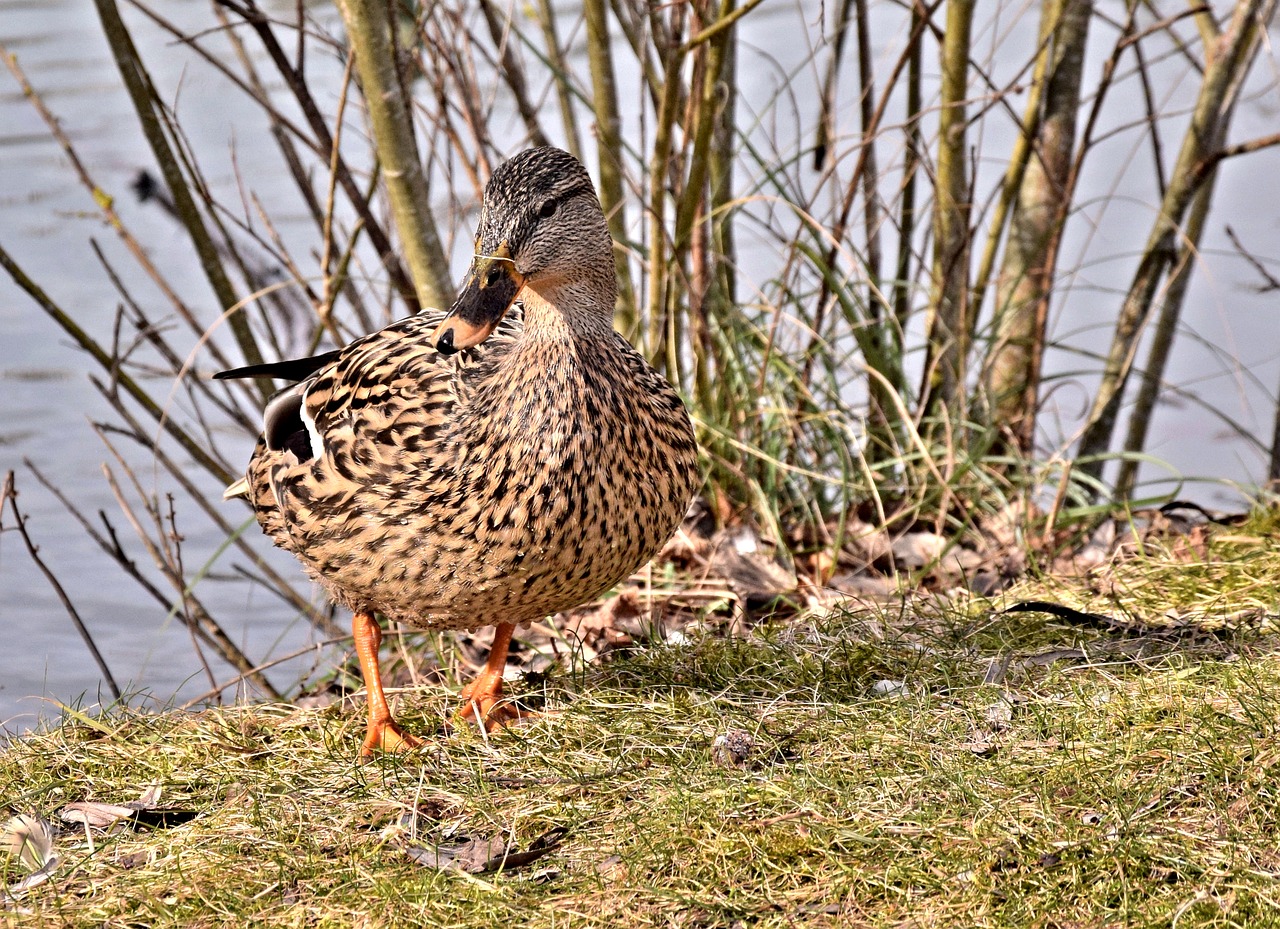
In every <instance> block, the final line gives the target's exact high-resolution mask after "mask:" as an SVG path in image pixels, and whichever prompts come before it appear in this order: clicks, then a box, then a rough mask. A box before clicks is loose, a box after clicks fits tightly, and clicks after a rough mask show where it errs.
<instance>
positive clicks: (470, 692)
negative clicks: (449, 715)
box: [457, 623, 540, 732]
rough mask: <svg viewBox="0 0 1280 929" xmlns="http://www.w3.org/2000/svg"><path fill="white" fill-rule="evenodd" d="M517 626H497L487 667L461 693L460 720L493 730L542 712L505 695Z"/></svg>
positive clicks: (486, 663) (505, 624) (458, 718)
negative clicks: (504, 678) (505, 675)
mask: <svg viewBox="0 0 1280 929" xmlns="http://www.w3.org/2000/svg"><path fill="white" fill-rule="evenodd" d="M515 629H516V627H515V626H514V625H513V624H511V623H499V624H498V626H497V628H495V629H494V632H493V647H492V648H491V649H490V650H489V660H488V661H487V662H485V666H484V670H483V671H481V672H480V673H479V674H477V675H476V676H475V679H474V680H472V681H471V683H469V684H468V685H467V686H466V687H464V688H462V692H461V693H459V694H458V696H459V697H461V698H462V707H461V709H459V710H458V716H457V720H458V722H460V723H461V722H466V721H468V720H470V721H473V722H475V723H476V725H482V726H484V728H485V730H486V731H488V732H493V731H494V730H495V729H501V728H502V727H503V726H505V725H507V724H508V723H513V722H516V721H517V720H520V719H526V718H528V717H531V716H538V715H540V714H538V713H534V712H531V711H530V710H522V709H520V708H519V707H517V706H516V705H515V704H514V703H511V702H510V701H507V700H503V699H502V672H503V671H504V670H505V669H506V667H507V651H508V650H509V649H510V648H511V633H513V632H515Z"/></svg>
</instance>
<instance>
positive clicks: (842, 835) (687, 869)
mask: <svg viewBox="0 0 1280 929" xmlns="http://www.w3.org/2000/svg"><path fill="white" fill-rule="evenodd" d="M1013 619H1014V618H1013V617H1004V618H1001V619H999V620H998V621H996V620H993V621H991V622H989V623H987V624H985V625H984V626H982V628H981V629H978V628H977V627H975V626H972V625H970V626H966V625H964V624H960V625H956V624H954V619H951V620H948V619H945V618H942V619H940V618H937V617H935V618H934V620H933V621H932V622H922V623H918V624H912V625H911V626H910V627H909V628H905V629H900V630H898V631H897V632H895V633H894V634H893V635H891V636H884V637H880V638H876V637H871V636H869V635H868V630H869V628H870V626H869V625H868V624H867V622H866V620H867V617H850V616H836V617H833V618H831V619H829V620H828V621H826V622H825V623H824V624H823V625H822V626H820V627H806V626H796V627H789V628H783V629H776V630H772V631H768V632H766V634H764V635H762V636H758V637H752V638H751V639H747V640H736V641H735V640H730V641H724V640H705V641H700V642H696V643H695V644H693V645H691V646H688V647H662V648H654V649H647V650H642V651H638V652H636V653H634V654H633V655H632V656H631V657H629V658H621V659H617V660H614V661H613V662H610V663H609V664H607V665H605V666H603V667H601V668H596V669H591V670H589V671H588V672H587V674H586V676H585V678H580V679H577V680H574V681H570V680H568V679H566V678H564V677H552V679H551V681H550V684H549V685H548V687H549V690H548V692H547V696H548V698H549V703H550V705H551V706H553V707H554V708H556V709H558V710H559V712H558V713H556V714H554V715H552V716H550V717H548V718H546V719H541V720H538V721H536V722H533V723H531V724H527V725H524V726H522V727H519V728H517V729H514V730H510V731H507V732H505V733H501V734H499V735H497V736H493V737H490V738H489V739H487V740H486V739H484V738H482V737H481V736H480V735H478V734H477V733H474V732H471V731H466V732H461V733H457V734H454V735H451V736H444V735H441V736H438V737H437V738H436V739H435V740H434V741H433V742H432V743H431V745H430V747H429V748H428V749H427V750H426V751H424V752H423V753H422V754H420V755H413V756H408V757H395V758H382V759H378V760H375V761H374V762H372V763H368V764H364V765H361V764H358V763H356V761H355V750H356V747H357V745H358V744H359V741H360V737H361V729H362V724H363V720H362V716H361V708H360V707H358V706H351V705H347V706H338V707H331V708H329V709H325V710H318V711H299V710H295V709H293V708H291V707H287V706H258V707H245V708H234V709H219V710H210V711H207V712H205V713H203V714H200V715H195V716H191V715H180V714H173V715H153V714H150V713H140V712H134V711H130V710H116V711H111V712H108V713H106V714H105V715H103V716H102V717H100V718H97V719H96V720H88V719H87V718H85V717H83V716H81V717H79V718H74V717H72V718H69V720H68V721H67V722H66V723H64V724H63V725H61V726H58V727H55V728H52V729H50V730H49V731H47V732H44V733H40V734H35V735H30V736H24V737H21V738H15V739H13V740H12V741H11V742H10V743H9V745H8V746H7V750H6V751H5V752H4V753H3V754H0V784H2V785H3V797H4V798H5V802H6V805H7V806H8V807H9V809H10V811H11V812H14V813H18V812H25V813H38V814H40V815H43V816H45V817H48V818H51V819H53V818H55V817H56V813H57V811H58V810H59V809H60V808H61V807H62V806H63V805H64V804H66V803H68V802H71V801H76V800H87V799H88V800H99V801H106V802H114V803H121V802H124V801H127V800H131V799H135V798H136V797H137V796H138V794H139V793H141V791H142V790H143V789H144V788H145V787H146V786H148V785H150V784H153V783H156V784H160V785H163V788H164V796H163V799H162V805H163V806H173V807H181V808H187V809H191V810H194V811H198V812H199V814H200V815H199V816H198V817H197V818H196V819H194V820H192V821H191V822H189V823H186V824H185V825H182V826H177V827H174V828H168V829H157V830H154V831H150V832H147V831H141V832H139V831H120V832H115V833H112V834H107V835H101V834H99V835H95V836H94V837H93V844H92V847H90V845H89V843H88V842H87V841H86V839H85V836H84V834H83V833H82V832H76V831H74V830H72V831H68V832H66V833H64V834H63V835H61V836H60V837H59V838H58V840H57V845H58V849H59V852H60V854H61V855H62V856H63V863H62V865H61V867H60V869H59V870H58V872H57V873H56V874H55V876H54V879H53V880H52V881H50V882H49V883H47V884H45V885H43V886H41V887H39V888H36V889H34V890H32V891H31V892H30V893H29V894H27V895H26V896H25V897H24V898H23V899H22V900H21V901H19V902H18V903H17V904H11V905H10V906H9V907H8V908H7V909H0V913H2V914H3V917H4V920H5V921H6V924H7V925H15V926H17V925H23V926H25V925H41V926H61V925H65V926H113V927H114V926H122V927H123V926H143V925H145V926H201V927H204V926H223V925H228V926H229V925H237V926H240V925H253V926H402V925H403V926H451V927H482V926H483V927H495V926H508V925H511V926H515V925H528V926H535V927H540V926H545V927H563V926H622V927H633V926H634V927H639V926H707V927H712V926H715V927H729V926H739V925H740V926H777V927H789V926H836V925H839V926H860V925H867V926H906V925H911V926H927V925H938V926H1024V925H1025V926H1107V925H1117V926H1119V925H1125V926H1147V925H1152V926H1154V925H1169V924H1171V923H1172V922H1174V921H1175V920H1176V921H1177V925H1179V926H1183V927H1185V926H1192V925H1194V926H1208V925H1222V926H1230V925H1251V926H1256V925H1266V924H1280V915H1277V913H1278V912H1280V911H1277V910H1276V908H1275V907H1276V900H1277V899H1278V898H1280V892H1277V891H1276V889H1275V887H1276V882H1275V878H1276V875H1277V874H1278V873H1280V782H1278V781H1277V779H1276V778H1275V777H1274V775H1273V772H1272V770H1271V769H1272V767H1273V765H1274V764H1275V762H1276V761H1277V760H1280V751H1278V750H1277V741H1276V714H1275V706H1276V703H1277V698H1278V697H1280V661H1278V660H1277V656H1276V655H1275V654H1274V653H1273V652H1272V648H1271V644H1270V643H1269V641H1268V640H1267V639H1266V638H1258V637H1252V638H1249V637H1244V636H1237V637H1235V638H1234V639H1230V640H1223V639H1217V638H1214V639H1201V640H1199V643H1200V644H1195V645H1193V644H1190V643H1189V642H1186V641H1184V642H1182V643H1181V644H1177V643H1175V644H1173V645H1170V644H1168V643H1165V644H1163V645H1162V647H1161V648H1159V649H1156V650H1155V653H1150V652H1149V653H1148V656H1147V657H1146V658H1145V659H1144V660H1142V661H1140V662H1139V661H1128V660H1115V659H1111V660H1107V659H1105V658H1103V659H1100V660H1098V661H1096V662H1095V663H1091V664H1090V663H1083V662H1079V661H1074V662H1067V661H1063V662H1056V663H1049V664H1044V665H1034V664H1025V665H1020V666H1018V667H1019V668H1020V670H1018V671H1016V673H1010V674H1009V675H1008V676H1007V677H1006V678H1005V679H1004V682H1003V685H1002V686H993V685H984V684H983V683H982V682H983V680H984V678H985V676H986V675H987V673H988V669H989V667H990V664H991V659H992V658H994V657H997V656H1005V657H1007V656H1014V657H1020V656H1024V655H1030V654H1036V653H1039V652H1041V651H1042V650H1044V649H1045V648H1047V647H1052V646H1054V645H1055V644H1056V645H1059V646H1063V645H1080V644H1081V637H1082V636H1086V635H1093V636H1094V639H1093V641H1092V642H1090V643H1087V644H1089V645H1090V647H1091V648H1092V649H1094V650H1095V651H1096V652H1097V653H1098V654H1101V655H1105V654H1106V646H1107V645H1108V643H1113V642H1115V641H1117V640H1113V639H1109V638H1107V637H1104V636H1101V635H1097V634H1094V633H1082V632H1081V631H1080V630H1077V629H1072V628H1070V627H1067V626H1062V625H1054V624H1053V623H1049V622H1039V623H1037V622H1036V620H1035V618H1034V617H1022V618H1021V620H1022V622H1024V623H1025V628H1024V629H1023V630H1021V633H1020V632H1019V630H1018V629H1017V628H1016V627H1015V626H1014V624H1013V622H1012V620H1013ZM949 623H950V625H949ZM886 679H887V680H894V681H903V682H905V684H906V688H905V689H903V690H900V691H899V695H898V696H884V697H877V696H875V695H874V692H875V686H874V685H875V683H876V682H877V681H880V680H886ZM401 703H402V708H401V714H402V718H403V719H404V721H405V722H406V723H407V724H408V725H409V726H410V727H411V728H413V729H414V730H415V731H419V732H424V731H426V732H430V731H434V730H435V729H436V727H437V726H438V724H439V720H440V719H441V717H442V715H443V714H445V713H446V712H448V710H449V708H450V706H451V702H450V698H449V695H448V694H446V693H445V692H443V691H441V690H433V689H424V690H418V691H413V692H411V693H407V694H405V695H403V697H402V698H401ZM731 728H737V729H743V730H745V731H746V732H748V733H749V734H750V735H751V737H752V739H753V740H754V749H753V751H752V753H751V754H750V755H749V756H748V759H747V765H746V767H744V768H733V767H724V766H722V765H720V764H718V763H716V761H714V760H713V759H712V756H711V751H710V747H711V743H712V741H713V740H714V739H715V737H716V736H717V735H719V734H722V733H724V732H725V731H727V730H729V729H731ZM413 811H416V815H409V814H412V813H413ZM556 828H564V829H567V830H568V832H567V835H566V837H565V838H564V839H563V841H562V842H561V844H560V845H559V846H558V847H557V848H556V849H555V850H553V851H551V852H550V853H549V854H547V855H545V856H544V857H542V858H541V859H539V860H537V861H536V862H533V863H532V864H529V865H527V866H525V867H523V868H520V869H517V870H514V871H511V872H505V873H498V874H478V875H472V874H461V873H457V872H443V871H437V870H435V869H433V868H428V867H424V866H422V865H419V864H416V863H415V862H414V861H412V860H411V859H410V858H409V856H408V855H407V854H406V853H405V851H404V847H405V846H406V845H418V846H423V847H431V846H433V845H434V843H436V842H445V843H448V842H449V841H450V839H451V838H452V837H456V836H458V835H470V836H475V837H489V836H491V835H495V834H496V835H501V836H504V837H506V838H507V839H509V840H514V841H515V843H516V844H517V845H518V846H520V847H521V848H524V847H526V846H527V845H528V844H529V843H530V842H532V841H533V840H535V839H536V838H537V837H539V836H541V835H543V834H545V833H547V832H548V831H550V830H552V829H556ZM0 860H3V859H0ZM21 872H22V869H21V867H20V866H19V865H18V864H17V862H16V861H11V862H10V864H9V868H8V872H7V874H5V875H4V877H5V880H6V882H12V881H13V880H16V879H17V878H18V877H20V876H21Z"/></svg>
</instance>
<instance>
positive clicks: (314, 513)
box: [218, 147, 698, 755]
mask: <svg viewBox="0 0 1280 929" xmlns="http://www.w3.org/2000/svg"><path fill="white" fill-rule="evenodd" d="M616 295H617V283H616V271H615V267H614V258H613V241H612V239H611V238H610V235H609V230H608V226H607V224H606V222H605V217H604V213H603V212H602V211H601V208H600V202H599V200H598V199H597V197H596V193H595V189H594V187H593V186H592V184H591V179H590V177H589V176H588V174H587V172H586V171H585V170H584V169H583V167H582V165H581V164H580V163H579V162H578V160H577V159H576V158H574V157H573V156H572V155H570V154H568V153H567V152H563V151H560V150H559V149H555V148H546V147H544V148H535V149H532V150H529V151H526V152H523V153H522V154H519V155H517V156H515V157H514V158H512V159H511V160H509V161H507V162H505V163H504V164H502V165H501V166H500V167H499V168H498V169H497V170H495V171H494V173H493V176H492V178H491V179H490V181H489V183H488V184H487V186H486V187H485V191H484V203H483V208H482V210H481V214H480V225H479V231H478V232H477V233H476V237H475V257H474V258H473V260H472V263H471V268H470V272H469V273H468V275H467V277H466V280H465V281H464V283H463V286H462V292H461V294H460V296H459V297H458V298H457V300H456V301H455V302H454V304H453V306H452V307H451V308H450V309H449V311H448V312H447V313H440V312H424V313H421V314H418V315H416V316H412V317H409V318H408V319H403V320H400V321H399V322H396V323H392V324H391V325H389V326H387V327H386V328H385V329H382V330H380V331H378V332H375V333H373V334H372V335H368V336H365V337H364V338H362V339H358V340H356V341H355V342H352V343H351V344H350V345H347V346H346V347H345V348H342V349H339V350H337V351H333V352H328V353H326V354H323V355H318V356H316V357H314V358H309V359H301V360H295V361H285V362H277V363H274V364H266V365H255V366H250V367H247V368H238V369H235V370H233V371H226V372H222V373H221V374H220V375H218V376H219V377H251V376H263V375H269V376H276V377H282V378H286V379H290V380H298V381H300V383H297V384H295V385H294V386H292V387H289V388H287V389H285V390H283V391H281V392H280V393H278V394H276V395H275V396H274V397H273V398H272V399H271V400H270V401H269V402H268V404H267V406H266V410H265V414H264V417H263V418H264V428H263V434H262V436H261V438H259V440H258V443H257V446H256V447H255V449H254V451H253V455H252V457H251V459H250V461H249V466H248V470H247V473H246V475H245V477H244V479H243V480H241V481H238V482H237V483H235V484H233V485H232V486H231V487H229V488H227V496H228V497H232V496H244V497H247V498H248V500H249V502H250V503H251V504H252V506H253V510H254V513H255V515H256V516H257V519H258V522H259V523H260V524H261V526H262V529H263V531H264V532H265V533H266V534H267V535H269V536H270V537H271V538H272V539H273V540H274V541H275V544H276V545H278V546H280V547H281V548H284V549H287V550H288V551H290V552H292V553H293V554H294V555H296V556H297V557H298V559H299V560H300V561H301V562H302V565H303V567H304V568H305V569H306V572H307V573H308V574H309V575H311V577H313V578H315V580H317V581H318V582H319V583H320V584H321V585H322V586H323V587H324V588H325V590H326V591H327V592H328V593H329V595H330V596H331V597H332V598H333V599H334V600H335V601H337V602H338V603H340V604H342V605H343V606H345V607H347V608H349V609H350V610H351V611H352V612H353V615H354V618H353V620H352V632H353V635H354V638H355V646H356V652H357V654H358V655H359V659H360V669H361V672H362V674H363V675H364V681H365V687H366V690H367V692H368V714H369V721H368V729H367V732H366V735H365V739H364V744H363V745H362V747H361V754H362V755H369V754H371V753H373V752H374V751H378V750H382V751H396V750H403V749H408V748H413V747H416V746H418V745H420V744H422V743H421V741H420V740H419V739H418V738H416V737H414V736H412V735H409V734H408V733H406V732H404V731H403V730H402V729H401V728H400V727H399V726H398V725H397V724H396V722H395V720H394V719H393V717H392V714H391V711H390V708H389V707H388V704H387V699H386V695H385V694H384V692H383V688H382V680H381V674H380V671H379V667H378V648H379V645H380V643H381V641H382V631H381V627H380V626H379V625H378V621H377V619H376V618H375V614H377V613H381V614H383V615H384V616H386V617H388V618H390V619H394V620H398V621H401V622H405V623H408V624H410V625H413V626H417V627H419V628H422V629H433V630H437V629H476V628H479V627H482V626H487V625H495V626H496V632H495V635H494V641H493V646H492V650H491V652H490V654H489V659H488V662H487V664H486V665H485V668H484V670H483V671H481V673H480V674H479V675H478V676H477V677H476V678H475V679H474V680H473V681H472V682H471V683H470V684H468V685H467V686H466V687H465V688H464V689H463V690H462V692H461V695H460V696H461V699H462V707H461V709H460V710H459V714H458V715H459V717H460V718H463V719H473V720H474V721H475V722H476V723H478V724H480V725H483V726H485V727H487V728H490V729H492V728H496V727H498V726H501V725H504V724H506V723H508V722H511V721H513V720H514V719H518V718H519V717H520V716H521V715H523V714H522V711H520V710H519V709H517V708H516V707H514V706H513V705H512V704H510V703H508V702H506V701H504V700H503V690H502V675H503V670H504V668H505V665H506V658H507V649H508V647H509V645H510V642H511V634H512V631H513V630H514V629H515V627H516V626H517V625H519V624H522V623H527V622H529V621H532V620H536V619H542V618H544V617H546V616H548V615H550V614H552V613H555V612H558V611H561V610H566V609H570V608H572V607H574V606H577V605H579V604H582V603H585V602H587V601H589V600H591V599H593V598H595V597H596V596H598V595H599V594H601V593H602V592H604V591H606V590H608V589H609V588H610V587H612V586H614V585H615V584H617V583H618V582H620V581H622V580H623V579H625V578H626V577H628V576H629V575H630V574H631V573H632V572H634V571H635V570H636V569H637V568H639V567H640V566H641V565H643V564H644V563H645V562H646V561H648V560H649V559H650V558H651V557H653V555H654V553H655V552H656V551H657V550H658V548H659V546H661V545H662V544H663V543H664V542H665V541H666V540H667V539H668V538H669V537H670V536H671V535H672V534H673V533H674V532H675V530H676V528H677V527H678V526H679V524H680V520H681V519H682V517H683V516H684V514H685V511H686V509H687V508H688V505H689V503H690V500H691V498H692V496H693V493H694V490H695V488H696V485H697V483H698V470H697V460H696V446H695V443H694V435H693V429H692V426H691V424H690V421H689V415H688V412H687V411H686V410H685V407H684V404H683V403H682V402H681V400H680V397H679V396H678V395H677V394H676V392H675V391H674V390H673V389H672V387H671V385H670V384H669V383H667V381H666V380H665V379H664V378H663V377H662V376H661V375H660V374H659V373H658V372H657V371H655V370H654V369H653V368H652V367H650V365H649V364H648V363H647V362H646V361H645V360H644V358H642V357H641V356H640V355H639V354H638V353H637V352H636V351H635V350H634V349H632V347H631V346H630V345H629V344H628V343H627V342H626V340H625V339H623V338H622V337H621V336H620V335H619V334H618V333H616V332H615V331H614V329H613V307H614V300H615V297H616Z"/></svg>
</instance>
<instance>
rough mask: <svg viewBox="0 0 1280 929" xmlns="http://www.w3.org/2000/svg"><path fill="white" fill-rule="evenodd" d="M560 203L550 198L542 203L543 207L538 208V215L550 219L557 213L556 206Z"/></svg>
mask: <svg viewBox="0 0 1280 929" xmlns="http://www.w3.org/2000/svg"><path fill="white" fill-rule="evenodd" d="M559 205H560V204H558V203H556V201H554V200H548V201H547V202H546V203H544V204H542V208H541V209H539V210H538V215H539V216H540V217H542V218H543V219H550V218H551V217H552V216H555V215H556V207H558V206H559Z"/></svg>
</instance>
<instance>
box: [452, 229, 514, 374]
mask: <svg viewBox="0 0 1280 929" xmlns="http://www.w3.org/2000/svg"><path fill="white" fill-rule="evenodd" d="M498 252H499V254H497V255H493V256H488V255H485V256H477V257H476V260H475V261H474V262H473V263H472V265H471V273H470V274H469V275H467V280H466V281H465V283H463V285H462V293H460V294H459V295H458V299H457V300H455V301H454V302H453V307H452V308H451V309H450V310H449V315H448V316H446V317H445V318H444V321H443V322H442V323H440V325H439V326H438V327H437V328H436V331H435V334H434V335H433V336H432V339H433V340H434V341H435V346H436V351H438V352H440V353H441V354H444V355H452V354H453V353H454V352H457V351H461V350H462V349H464V348H471V347H472V346H473V345H479V344H480V343H481V342H483V341H484V340H485V339H487V338H489V336H491V335H493V330H494V329H497V328H498V323H500V322H501V321H502V317H503V316H505V315H506V313H507V310H509V309H511V304H512V303H514V302H515V299H516V294H518V293H519V292H520V288H521V287H522V286H523V285H524V276H523V275H522V274H521V273H520V272H519V271H517V270H516V266H515V264H514V263H513V262H512V261H511V260H510V258H508V257H507V256H506V254H505V252H506V249H505V248H499V249H498Z"/></svg>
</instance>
